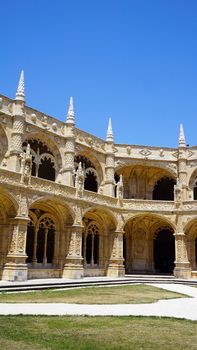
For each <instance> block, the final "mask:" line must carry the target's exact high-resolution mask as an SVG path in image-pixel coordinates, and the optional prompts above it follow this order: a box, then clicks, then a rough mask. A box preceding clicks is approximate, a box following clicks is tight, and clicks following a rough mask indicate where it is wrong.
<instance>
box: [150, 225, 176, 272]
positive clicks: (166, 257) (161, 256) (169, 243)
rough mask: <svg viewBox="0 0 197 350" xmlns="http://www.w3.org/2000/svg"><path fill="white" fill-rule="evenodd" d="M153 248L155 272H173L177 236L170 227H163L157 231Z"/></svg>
mask: <svg viewBox="0 0 197 350" xmlns="http://www.w3.org/2000/svg"><path fill="white" fill-rule="evenodd" d="M153 250H154V267H155V272H158V273H173V270H174V266H175V265H174V261H175V238H174V235H173V231H172V230H171V229H170V228H168V227H165V228H161V229H159V230H158V231H157V232H156V234H155V239H154V247H153Z"/></svg>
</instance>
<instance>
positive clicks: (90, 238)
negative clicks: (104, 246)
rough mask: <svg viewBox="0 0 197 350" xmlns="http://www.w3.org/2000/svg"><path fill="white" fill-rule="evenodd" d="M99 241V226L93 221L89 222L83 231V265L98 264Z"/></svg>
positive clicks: (91, 265)
mask: <svg viewBox="0 0 197 350" xmlns="http://www.w3.org/2000/svg"><path fill="white" fill-rule="evenodd" d="M99 241H100V239H99V228H98V226H97V225H96V224H95V223H93V222H90V223H89V224H88V226H87V228H86V230H84V233H83V249H82V255H83V258H84V265H85V266H90V267H94V266H95V265H99Z"/></svg>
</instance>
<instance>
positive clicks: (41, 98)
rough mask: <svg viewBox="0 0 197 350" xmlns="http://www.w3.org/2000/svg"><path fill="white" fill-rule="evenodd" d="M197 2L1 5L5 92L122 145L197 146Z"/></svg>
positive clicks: (36, 0)
mask: <svg viewBox="0 0 197 350" xmlns="http://www.w3.org/2000/svg"><path fill="white" fill-rule="evenodd" d="M196 18H197V1H196V0H56V1H54V0H28V1H27V0H17V1H14V0H7V1H2V2H1V21H0V32H1V44H0V52H1V55H0V57H1V58H0V93H1V94H3V95H6V96H9V97H11V98H13V97H14V96H15V90H16V85H17V82H18V78H19V74H20V70H21V69H24V70H25V80H26V101H27V105H29V106H31V107H34V108H36V109H38V110H40V111H43V112H44V113H46V114H49V115H52V116H54V117H56V118H58V119H60V120H65V115H66V112H67V106H68V100H69V96H70V95H73V97H74V104H75V111H76V125H77V127H78V128H80V129H82V130H85V131H87V132H90V133H92V134H94V135H96V136H98V137H101V138H105V135H106V128H107V124H108V118H109V117H112V123H113V129H114V135H115V141H116V143H129V144H144V145H153V146H168V147H174V146H175V147H176V146H177V138H178V132H179V124H180V123H181V122H182V123H183V125H184V129H185V134H186V139H187V143H188V144H190V145H197V133H196V130H197V118H196V117H197V20H196Z"/></svg>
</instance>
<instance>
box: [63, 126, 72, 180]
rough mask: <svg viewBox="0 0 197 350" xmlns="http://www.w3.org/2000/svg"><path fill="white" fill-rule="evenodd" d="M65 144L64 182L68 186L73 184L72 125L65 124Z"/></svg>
mask: <svg viewBox="0 0 197 350" xmlns="http://www.w3.org/2000/svg"><path fill="white" fill-rule="evenodd" d="M65 130H66V146H65V153H64V154H65V158H64V167H63V174H64V183H65V185H68V186H74V181H73V178H74V170H75V167H74V158H75V140H74V126H73V125H67V126H66V129H65Z"/></svg>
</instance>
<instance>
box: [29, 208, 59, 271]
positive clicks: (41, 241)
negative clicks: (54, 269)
mask: <svg viewBox="0 0 197 350" xmlns="http://www.w3.org/2000/svg"><path fill="white" fill-rule="evenodd" d="M39 213H41V211H39ZM54 246H55V224H54V221H53V220H52V219H51V218H50V217H49V216H47V214H43V215H42V216H41V217H40V218H39V219H38V221H37V223H36V225H35V224H34V223H33V220H31V221H30V223H29V224H28V227H27V240H26V254H27V256H28V257H27V263H30V264H31V263H33V264H34V265H37V264H42V265H43V266H47V264H52V263H53V256H54Z"/></svg>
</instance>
